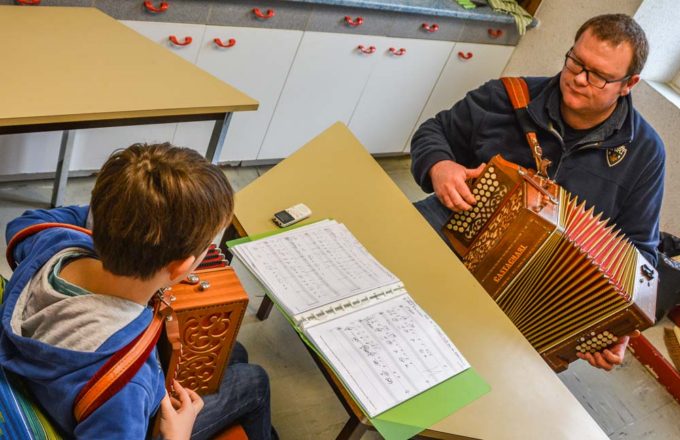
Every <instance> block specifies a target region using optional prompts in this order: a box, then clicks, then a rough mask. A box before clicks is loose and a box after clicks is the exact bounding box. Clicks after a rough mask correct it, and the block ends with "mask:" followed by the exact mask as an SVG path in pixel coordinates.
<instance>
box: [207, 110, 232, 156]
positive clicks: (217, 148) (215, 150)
mask: <svg viewBox="0 0 680 440" xmlns="http://www.w3.org/2000/svg"><path fill="white" fill-rule="evenodd" d="M231 115H232V114H231V113H227V114H225V115H224V119H222V120H217V121H215V126H214V127H213V131H212V135H210V143H208V151H206V152H205V158H206V159H208V160H209V161H210V162H212V163H217V161H218V160H220V154H221V153H222V147H223V146H224V138H225V137H226V136H227V129H229V122H231Z"/></svg>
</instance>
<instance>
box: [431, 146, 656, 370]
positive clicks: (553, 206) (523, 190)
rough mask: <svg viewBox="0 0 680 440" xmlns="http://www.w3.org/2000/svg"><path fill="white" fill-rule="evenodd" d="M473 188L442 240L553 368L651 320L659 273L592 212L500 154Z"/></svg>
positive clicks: (557, 187)
mask: <svg viewBox="0 0 680 440" xmlns="http://www.w3.org/2000/svg"><path fill="white" fill-rule="evenodd" d="M470 188H471V191H472V193H473V195H474V196H475V198H476V200H477V203H476V204H475V205H474V206H473V208H472V209H471V210H469V211H465V212H462V213H454V214H453V215H452V216H451V217H450V219H449V221H448V222H447V223H446V224H445V225H444V227H443V232H444V235H445V236H446V237H447V238H448V240H449V241H450V243H451V246H452V247H453V249H454V251H455V252H456V253H457V254H458V256H459V257H460V258H461V259H462V261H463V263H464V264H465V266H466V267H467V268H468V270H470V272H471V273H472V274H473V275H474V276H475V278H476V279H477V280H478V281H479V283H480V284H481V285H482V287H484V289H485V290H486V291H487V292H488V293H489V295H490V296H491V297H492V298H493V299H494V300H495V301H496V303H497V304H498V305H499V306H500V308H501V309H502V310H503V311H504V312H505V314H506V315H507V316H508V317H509V318H510V320H511V321H512V322H513V323H514V324H515V326H516V327H517V328H518V329H519V330H520V331H521V332H522V334H523V335H524V336H525V337H526V338H527V340H528V341H529V342H530V343H531V345H532V346H533V347H534V348H535V349H536V350H537V351H538V352H539V353H540V354H541V355H542V356H543V358H544V359H545V360H546V362H547V363H548V364H549V365H550V366H551V367H552V368H553V370H555V371H562V370H564V369H566V368H567V366H568V364H569V363H570V362H573V361H574V360H576V359H578V357H577V356H576V353H577V352H581V353H589V352H590V353H594V352H596V351H601V350H603V349H605V348H608V347H610V346H612V345H615V344H616V343H617V340H618V336H617V335H619V336H620V335H624V334H627V333H630V332H632V331H633V330H635V329H640V330H642V329H645V328H647V327H649V326H651V325H652V324H653V323H654V312H655V302H656V287H657V282H658V277H657V274H656V272H655V270H654V268H653V267H652V266H651V264H650V263H649V262H647V261H646V260H645V258H644V257H643V256H642V255H641V254H640V253H639V251H638V250H637V249H636V248H635V247H634V246H633V245H632V244H631V243H630V242H629V241H628V240H627V239H626V238H625V237H624V236H623V234H622V233H621V232H620V231H618V230H617V229H616V228H615V226H614V225H610V224H609V223H608V220H606V219H602V218H601V215H595V214H594V210H593V208H590V209H586V208H585V203H584V202H583V203H579V202H578V200H577V198H576V197H572V196H571V195H570V194H569V193H568V192H567V191H566V190H564V189H563V188H561V187H560V186H559V185H558V184H556V183H555V182H553V181H551V180H549V179H547V178H543V177H541V176H539V175H537V174H536V173H535V172H534V171H532V170H526V169H524V168H522V167H520V166H518V165H516V164H513V163H510V162H507V161H505V160H503V159H502V158H501V157H500V156H495V157H494V158H493V159H492V160H491V161H489V163H488V164H487V165H486V168H485V169H484V171H483V172H482V174H481V175H480V177H478V178H477V179H475V180H474V181H473V182H471V184H470Z"/></svg>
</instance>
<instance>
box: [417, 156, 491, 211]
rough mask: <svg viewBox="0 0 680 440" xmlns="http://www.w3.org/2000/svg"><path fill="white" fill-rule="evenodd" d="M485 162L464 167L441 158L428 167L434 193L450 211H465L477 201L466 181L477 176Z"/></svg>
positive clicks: (482, 169)
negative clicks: (475, 165) (476, 165)
mask: <svg viewBox="0 0 680 440" xmlns="http://www.w3.org/2000/svg"><path fill="white" fill-rule="evenodd" d="M484 166H485V164H481V165H480V166H478V167H477V168H474V169H472V168H465V167H464V166H463V165H460V164H458V163H456V162H454V161H451V160H442V161H440V162H437V163H436V164H434V165H433V166H432V168H430V179H431V180H432V186H433V187H434V193H435V194H436V195H437V198H438V199H439V201H440V202H442V204H443V205H444V206H446V207H447V208H449V209H450V210H452V211H456V212H460V211H467V210H469V209H471V208H472V205H474V204H475V203H477V201H476V200H475V198H474V196H473V195H472V192H470V188H468V186H467V183H466V181H467V180H469V179H473V178H475V177H478V176H479V175H480V174H482V171H484Z"/></svg>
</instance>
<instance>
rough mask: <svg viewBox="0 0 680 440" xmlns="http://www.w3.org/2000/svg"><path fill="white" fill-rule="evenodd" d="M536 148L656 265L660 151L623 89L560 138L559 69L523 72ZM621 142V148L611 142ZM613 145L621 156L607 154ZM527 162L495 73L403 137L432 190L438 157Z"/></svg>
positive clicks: (553, 172)
mask: <svg viewBox="0 0 680 440" xmlns="http://www.w3.org/2000/svg"><path fill="white" fill-rule="evenodd" d="M525 80H526V82H527V84H528V86H529V93H530V95H531V97H532V101H531V103H530V104H529V107H528V113H529V116H530V117H531V119H532V120H533V122H534V124H535V126H536V130H537V134H538V140H539V142H540V144H541V147H542V148H543V155H544V156H545V157H547V158H548V159H550V160H551V161H552V165H551V166H550V168H549V170H548V174H549V175H550V177H551V178H552V179H553V180H555V181H556V182H557V183H559V184H560V185H561V186H562V187H564V188H565V189H567V190H568V191H569V192H571V193H572V194H575V195H577V196H578V197H579V199H580V200H586V202H587V204H588V206H591V205H594V206H595V210H596V212H602V213H603V215H604V218H609V219H610V220H611V221H612V222H613V223H614V224H616V226H617V227H619V228H620V229H621V230H622V231H623V233H624V234H625V235H626V236H627V237H628V238H629V239H630V240H631V241H632V243H633V244H634V245H635V246H636V247H637V248H638V249H639V250H640V251H641V252H642V253H643V254H644V255H645V257H646V258H647V259H648V260H649V261H650V262H651V263H652V264H654V265H656V261H657V256H656V247H657V244H658V241H659V211H660V209H661V198H662V196H663V180H664V163H665V151H664V146H663V142H662V141H661V139H660V138H659V136H658V135H657V133H656V132H655V131H654V129H653V128H652V127H651V126H650V125H649V124H648V123H647V122H646V121H645V120H644V119H643V118H642V116H640V114H639V113H638V112H637V111H636V110H635V109H634V108H633V103H632V99H631V97H630V95H628V96H625V97H621V98H619V102H618V104H617V107H616V109H615V110H614V113H612V115H611V116H610V117H609V118H608V119H607V120H606V121H605V122H603V123H602V124H601V125H599V126H598V127H596V128H595V129H593V130H590V131H589V132H588V133H587V134H586V135H585V136H584V137H582V138H581V139H578V140H577V141H575V142H573V143H572V144H571V145H569V144H567V145H565V143H564V141H563V137H562V136H563V134H564V133H565V131H564V130H565V128H564V125H563V122H562V118H561V116H560V110H559V109H560V102H561V93H560V89H559V75H557V76H555V77H552V78H525ZM619 147H624V148H619ZM616 148H619V150H617V151H619V152H622V151H624V149H625V154H624V156H623V157H622V158H621V159H620V160H619V161H615V160H614V161H612V160H611V159H610V160H609V161H608V159H607V153H608V151H610V152H611V151H612V150H613V149H616ZM496 154H501V155H502V156H503V158H504V159H506V160H509V161H511V162H514V163H517V164H519V165H521V166H523V167H525V168H535V165H534V163H535V162H534V160H533V157H532V155H531V151H530V149H529V146H528V145H527V142H526V139H525V137H524V134H523V132H522V130H521V128H520V127H519V124H518V122H517V119H516V116H515V113H514V110H513V108H512V104H511V103H510V100H509V98H508V96H507V93H506V91H505V88H504V87H503V84H502V82H501V81H500V80H493V81H489V82H487V83H486V84H484V85H483V86H481V87H480V88H478V89H477V90H474V91H472V92H470V93H468V94H467V95H466V97H465V98H464V99H462V100H461V101H459V102H458V103H456V104H455V105H454V106H453V108H451V109H450V110H445V111H442V112H440V113H439V114H437V115H436V116H435V117H434V118H432V119H429V120H428V121H426V122H425V123H423V125H421V126H420V128H419V129H418V130H417V131H416V133H415V134H414V136H413V141H412V144H411V156H412V172H413V176H414V177H415V179H416V181H417V182H418V183H419V185H420V186H421V188H422V189H423V190H424V191H425V192H428V193H429V192H432V191H433V188H432V181H431V180H430V177H429V170H430V168H431V167H432V165H434V164H435V163H437V162H439V161H441V160H453V161H455V162H458V163H460V164H461V165H464V166H465V167H467V168H476V167H477V166H479V164H481V163H482V162H487V161H488V160H489V159H491V158H492V157H493V156H494V155H496Z"/></svg>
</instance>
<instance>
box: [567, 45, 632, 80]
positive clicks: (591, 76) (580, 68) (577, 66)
mask: <svg viewBox="0 0 680 440" xmlns="http://www.w3.org/2000/svg"><path fill="white" fill-rule="evenodd" d="M564 66H565V67H566V68H567V69H569V71H570V72H571V73H573V74H574V75H580V74H581V72H585V73H586V81H588V84H590V85H591V86H593V87H597V88H598V89H604V88H605V86H606V85H607V84H609V83H616V82H623V81H628V80H629V79H630V77H631V75H627V76H624V77H623V78H621V79H606V78H603V77H602V76H601V75H600V74H599V73H596V72H593V71H592V70H588V69H586V67H585V66H584V65H583V63H581V62H580V61H579V60H577V59H576V58H574V57H573V56H572V55H571V49H569V52H567V54H566V55H565V56H564Z"/></svg>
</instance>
